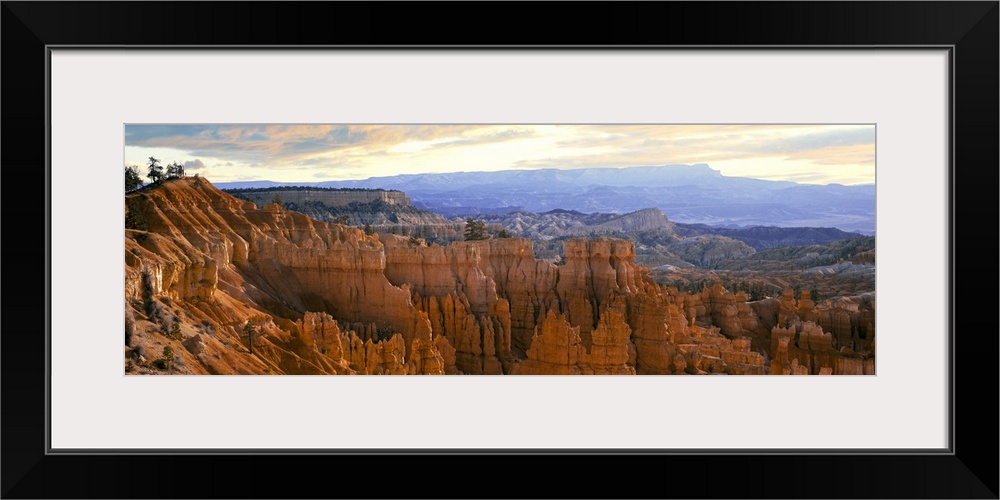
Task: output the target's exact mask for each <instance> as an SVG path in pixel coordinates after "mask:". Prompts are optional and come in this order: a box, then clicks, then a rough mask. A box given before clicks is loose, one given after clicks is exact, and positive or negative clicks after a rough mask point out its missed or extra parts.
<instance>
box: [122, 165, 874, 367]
mask: <svg viewBox="0 0 1000 500" xmlns="http://www.w3.org/2000/svg"><path fill="white" fill-rule="evenodd" d="M126 205H127V208H126V209H127V210H128V211H129V212H130V213H131V216H130V217H129V220H130V221H133V222H130V227H128V228H127V229H126V233H125V236H126V241H125V271H126V272H125V292H126V302H127V307H128V308H129V313H130V315H131V316H130V318H131V320H130V323H129V324H130V325H131V326H130V328H131V333H130V335H129V336H128V345H127V346H126V354H127V360H128V362H127V367H131V368H130V371H131V372H134V373H213V374H215V373H219V374H223V373H233V374H236V373H240V374H249V373H260V374H263V373H271V374H278V373H288V374H293V373H294V374H387V375H404V374H483V375H506V374H595V375H612V374H614V375H618V374H682V373H687V374H711V373H733V374H760V373H767V372H768V371H770V372H772V373H777V372H780V373H785V372H788V373H793V372H795V373H797V372H798V371H801V370H806V371H807V373H820V372H821V371H822V372H823V373H826V372H827V371H829V372H831V373H834V374H841V373H870V372H872V371H873V369H874V365H873V361H872V358H873V356H872V352H873V348H874V299H873V297H865V298H842V299H838V300H836V301H833V302H830V301H827V302H824V303H822V304H815V303H813V301H812V299H811V298H810V297H809V296H808V295H804V296H801V297H800V298H799V299H798V300H796V299H795V297H794V295H793V294H792V293H791V291H790V290H789V291H788V292H787V293H786V294H785V295H783V296H782V298H781V299H780V300H779V299H772V300H771V301H770V302H768V303H767V304H758V303H752V304H751V303H748V302H747V298H746V295H745V294H743V293H737V294H735V295H734V294H731V293H729V292H728V291H727V290H725V289H724V288H723V287H722V286H721V285H715V286H712V287H706V288H705V289H704V290H702V291H701V293H696V294H686V293H682V292H678V291H677V290H675V289H663V288H661V287H660V286H658V285H657V284H656V283H655V282H653V281H652V280H651V279H649V277H648V275H647V274H646V270H645V269H644V268H640V267H639V266H637V265H636V263H635V246H634V244H633V243H632V242H630V241H626V240H620V239H614V238H593V239H570V240H568V241H566V242H565V244H564V247H563V251H564V254H565V257H566V259H565V263H563V264H561V265H555V264H552V263H549V262H545V261H542V260H539V259H536V258H535V257H534V252H533V247H532V243H531V242H530V241H529V240H526V239H522V238H505V239H489V240H481V241H465V242H455V243H452V244H449V245H447V246H439V245H427V244H425V243H424V242H422V241H420V240H417V239H414V238H405V237H398V236H393V235H385V236H384V237H379V236H378V235H366V234H365V233H364V231H362V230H360V229H357V228H351V227H346V226H343V225H339V224H332V223H326V222H320V221H316V220H314V219H311V218H309V217H307V216H305V215H303V214H301V213H298V212H294V211H289V210H285V209H283V208H282V207H281V206H279V205H277V204H273V203H271V204H266V205H264V206H263V207H261V208H258V207H257V205H255V204H254V203H252V202H249V201H244V200H239V199H236V198H233V197H232V196H229V195H228V194H226V193H223V192H221V191H219V190H218V189H216V188H215V187H214V186H212V185H211V184H210V183H209V182H208V181H206V180H205V179H203V178H182V179H177V180H172V181H167V182H165V183H163V184H162V185H155V186H152V187H149V188H145V189H142V190H140V191H137V192H134V193H130V194H128V195H127V199H126ZM134 221H141V224H139V223H135V222H134ZM167 348H170V349H169V350H168V349H167ZM171 352H172V353H173V354H174V356H173V358H172V359H167V358H168V357H169V356H167V354H169V353H171ZM164 353H166V354H164ZM768 360H770V361H771V363H770V370H768ZM129 363H130V364H129ZM793 364H794V366H795V367H794V368H792V365H793Z"/></svg>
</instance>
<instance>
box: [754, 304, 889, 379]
mask: <svg viewBox="0 0 1000 500" xmlns="http://www.w3.org/2000/svg"><path fill="white" fill-rule="evenodd" d="M758 311H770V312H772V313H774V314H775V317H770V318H767V317H765V318H764V319H762V323H763V324H773V325H774V326H773V327H772V328H771V331H770V337H769V341H770V352H771V355H772V358H773V360H774V361H772V366H771V373H773V374H778V375H780V374H784V373H786V372H788V370H789V366H790V363H791V362H792V361H794V362H795V364H796V366H797V367H798V368H796V369H797V370H800V371H801V370H804V371H805V373H807V374H813V375H818V374H821V373H827V372H829V373H831V374H834V375H873V374H874V373H875V359H874V342H875V334H874V331H875V327H874V297H873V295H866V296H863V297H838V298H837V299H835V300H827V301H824V303H823V304H820V305H817V304H816V303H815V302H813V300H812V297H811V294H810V293H809V292H808V291H803V292H802V293H801V294H800V296H799V299H798V300H796V299H795V295H794V292H793V291H792V290H790V289H789V290H785V292H784V293H783V294H782V296H781V299H780V301H779V302H778V307H777V311H774V307H770V308H766V309H765V308H762V309H758ZM765 316H766V315H765ZM779 356H780V357H781V359H782V361H781V362H780V363H778V364H775V361H777V360H778V359H779Z"/></svg>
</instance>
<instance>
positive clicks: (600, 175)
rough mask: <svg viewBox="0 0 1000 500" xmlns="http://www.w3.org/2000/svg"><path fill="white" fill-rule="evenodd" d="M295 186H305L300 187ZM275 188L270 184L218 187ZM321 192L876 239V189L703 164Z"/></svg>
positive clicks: (456, 210) (409, 179)
mask: <svg viewBox="0 0 1000 500" xmlns="http://www.w3.org/2000/svg"><path fill="white" fill-rule="evenodd" d="M294 184H303V183H301V182H299V183H294ZM265 185H274V186H280V185H282V184H281V183H276V182H272V181H249V182H239V183H219V184H218V186H219V187H221V188H223V189H229V188H234V187H251V186H257V187H262V186H265ZM314 185H316V186H319V187H340V188H345V187H350V188H379V189H399V190H402V191H405V192H406V193H407V195H408V196H410V197H411V198H412V200H413V204H414V206H417V207H419V208H423V209H427V210H431V211H434V212H437V213H439V214H441V215H443V216H445V217H453V216H456V215H462V214H468V213H474V212H476V211H480V212H482V213H492V214H499V213H507V212H513V211H516V210H527V211H531V212H535V213H542V212H546V211H550V210H554V209H563V210H575V211H579V212H583V213H594V212H609V213H629V212H634V211H636V210H641V209H644V208H650V207H656V208H660V209H661V210H663V211H664V212H665V213H666V214H667V216H668V217H670V219H671V220H673V221H675V222H683V223H692V224H697V223H701V224H709V225H713V226H727V225H736V226H769V225H776V226H781V227H835V228H838V229H841V230H843V231H848V232H854V231H859V232H862V233H865V234H873V233H874V231H875V186H874V185H873V184H862V185H854V186H846V185H841V184H829V185H815V184H798V183H795V182H791V181H775V180H764V179H755V178H749V177H729V176H724V175H722V173H721V172H720V171H718V170H715V169H713V168H711V167H710V166H708V165H707V164H704V163H700V164H694V165H661V166H636V167H624V168H593V169H576V170H573V169H568V170H560V169H551V168H550V169H540V170H502V171H496V172H474V171H470V172H452V173H422V174H399V175H394V176H381V177H371V178H368V179H362V180H345V181H321V182H316V183H314Z"/></svg>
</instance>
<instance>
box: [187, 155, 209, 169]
mask: <svg viewBox="0 0 1000 500" xmlns="http://www.w3.org/2000/svg"><path fill="white" fill-rule="evenodd" d="M205 168H206V167H205V162H203V161H201V160H199V159H197V158H195V159H194V160H188V161H186V162H184V170H198V171H202V170H205Z"/></svg>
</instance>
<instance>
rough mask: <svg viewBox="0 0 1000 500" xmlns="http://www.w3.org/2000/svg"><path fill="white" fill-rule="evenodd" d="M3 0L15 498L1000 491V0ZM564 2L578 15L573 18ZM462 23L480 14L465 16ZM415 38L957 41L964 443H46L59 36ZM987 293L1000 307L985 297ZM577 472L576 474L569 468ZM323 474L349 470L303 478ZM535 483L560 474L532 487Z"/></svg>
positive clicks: (105, 41) (6, 442) (215, 42)
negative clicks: (320, 447) (907, 447)
mask: <svg viewBox="0 0 1000 500" xmlns="http://www.w3.org/2000/svg"><path fill="white" fill-rule="evenodd" d="M2 4H3V6H2V14H0V15H2V18H0V21H2V36H3V44H2V57H0V61H2V65H3V70H4V71H3V75H4V78H3V88H2V96H3V104H4V106H3V108H2V117H3V118H2V122H3V132H2V133H3V144H4V146H5V147H3V148H2V150H0V155H2V156H0V158H2V165H3V166H4V167H5V171H6V172H5V173H6V174H7V176H6V179H5V180H6V181H7V182H6V183H5V186H6V189H4V193H3V194H5V195H6V197H5V199H6V203H5V208H6V211H5V217H4V219H3V220H4V222H5V226H6V229H7V231H6V234H7V235H8V239H7V244H5V245H3V258H4V260H5V261H6V263H7V264H8V270H10V269H14V270H16V271H18V274H17V275H13V274H9V275H8V289H7V291H8V292H12V293H7V294H4V299H5V300H4V302H5V307H4V309H5V312H7V314H6V315H5V317H4V321H3V327H5V328H4V331H3V336H2V349H0V360H2V361H0V362H2V365H0V366H2V375H3V377H2V406H0V408H2V432H3V439H2V441H0V446H2V453H3V461H2V495H3V497H4V498H90V497H104V498H113V497H131V498H156V497H168V498H192V497H201V498H209V497H220V496H223V497H243V498H263V497H271V498H299V497H304V496H311V495H312V494H313V493H312V492H313V491H314V489H315V488H316V487H317V486H316V483H317V482H319V483H326V484H329V488H330V491H329V492H328V493H327V494H326V495H324V496H338V497H370V496H377V497H399V498H406V497H415V496H433V497H441V498H444V497H477V496H488V497H549V496H561V497H580V498H583V497H606V498H625V497H676V496H680V497H690V498H698V497H713V498H761V497H767V498H787V497H796V498H820V497H824V498H830V497H832V498H925V497H932V498H997V495H998V479H997V477H998V476H997V471H998V466H997V462H996V457H997V456H998V445H997V443H998V441H997V434H996V431H997V427H996V425H995V424H993V423H995V422H997V421H998V413H997V412H998V409H997V402H996V401H997V400H996V399H995V395H996V394H997V392H996V391H995V389H993V388H992V387H991V385H990V384H992V383H993V382H994V381H996V374H997V363H998V359H997V352H998V350H997V341H998V336H997V334H996V332H997V331H998V328H997V325H996V319H995V315H994V314H990V312H991V311H992V309H991V308H992V307H994V306H992V304H994V303H995V302H992V301H993V300H995V297H996V293H997V290H996V281H995V280H996V279H997V276H998V274H997V272H996V267H995V266H996V263H997V258H996V255H997V254H996V252H995V250H994V245H995V242H996V241H998V239H997V233H996V228H997V227H998V224H997V220H996V219H997V206H998V203H997V199H998V193H997V186H998V183H997V180H998V177H997V173H998V166H1000V159H998V136H1000V133H998V95H1000V86H998V66H1000V57H998V40H1000V36H998V20H1000V4H998V2H996V1H987V2H773V3H771V2H762V3H756V2H734V3H728V2H692V3H688V2H642V3H626V2H622V3H610V4H604V3H573V4H569V3H557V4H553V5H552V6H551V7H554V8H552V9H548V10H546V9H542V8H540V7H539V5H538V4H518V3H503V4H499V3H488V2H483V3H441V4H437V3H434V4H425V3H399V4H395V3H394V4H389V3H331V4H326V3H320V2H303V3H297V2H288V3H271V2H246V3H244V2H137V3H131V2H6V1H5V2H2ZM566 10H572V11H573V15H572V16H571V17H567V16H565V15H561V14H560V12H565V11H566ZM444 13H448V14H450V16H443V15H442V14H444ZM455 16H457V18H460V19H464V20H466V21H467V22H466V23H454V22H452V19H454V18H455ZM484 20H488V21H489V23H486V22H485V21H484ZM415 44H419V45H421V46H450V45H457V44H461V46H465V47H472V46H495V45H498V44H499V45H504V46H521V45H524V44H527V45H530V46H535V47H540V46H569V45H572V46H591V47H609V49H611V50H613V48H614V47H616V46H617V47H620V46H647V47H653V48H655V47H662V46H690V47H712V46H741V47H766V46H782V47H803V48H809V47H813V46H842V47H856V48H859V49H864V48H872V47H890V46H891V47H927V46H949V47H951V49H950V51H951V61H952V65H951V69H952V97H953V109H952V113H951V116H952V118H951V124H950V125H951V127H950V128H951V131H952V133H953V149H952V168H951V171H950V174H951V175H950V179H951V184H952V185H951V188H952V194H951V202H952V203H951V214H950V215H951V220H952V223H951V230H950V232H951V237H952V242H950V243H951V248H950V251H951V255H950V257H951V267H952V268H951V271H952V274H951V276H950V280H949V281H950V282H951V283H952V286H953V292H952V294H951V304H950V305H951V308H950V309H951V310H952V318H953V324H952V328H953V332H952V335H951V336H952V344H951V346H952V354H953V359H954V361H953V366H954V371H953V373H952V380H951V383H952V384H951V385H952V388H953V390H952V398H951V399H952V408H953V410H952V419H953V420H952V426H951V436H952V439H951V443H952V446H951V450H950V452H949V453H932V454H905V453H900V454H833V455H830V454H809V453H795V454H753V455H747V454H739V453H735V454H725V453H700V454H697V453H696V454H684V455H607V454H603V455H581V454H572V453H560V454H544V453H533V454H526V453H511V454H505V455H493V456H491V457H489V458H490V460H489V461H488V462H487V461H486V460H485V459H483V458H482V457H479V456H477V454H476V453H464V454H434V453H423V454H421V456H419V457H416V456H413V455H405V454H403V455H400V454H376V453H371V454H361V455H351V456H344V455H339V456H331V455H319V454H287V455H278V454H236V453H233V454H196V453H182V454H132V455H125V454H98V455H90V456H84V455H73V454H62V455H53V454H48V453H47V442H46V433H45V430H46V425H47V424H46V415H47V405H48V402H47V401H46V397H45V395H46V380H47V378H46V370H47V365H46V361H45V360H46V351H47V347H46V338H47V336H46V325H47V323H48V321H47V314H48V311H47V307H46V304H47V297H48V283H49V280H50V275H49V266H48V258H47V256H48V248H49V247H48V241H49V237H48V227H47V222H48V206H49V205H48V204H49V203H50V200H48V197H47V186H48V176H49V173H50V172H49V170H48V166H47V157H46V151H47V147H48V142H47V141H48V140H47V124H46V118H47V116H48V108H47V100H46V95H47V77H48V72H47V66H46V62H47V60H48V59H47V51H48V47H50V46H54V45H59V46H77V47H106V46H139V45H148V46H171V47H176V46H197V47H207V46H213V47H225V48H240V47H249V46H298V47H301V46H317V47H319V46H331V45H337V46H341V45H365V46H369V45H370V46H378V45H392V46H412V45H415ZM85 161H86V159H81V162H85ZM960 188H961V189H960ZM959 227H961V228H963V231H962V232H961V233H958V232H957V231H956V230H957V229H958V228H959ZM959 236H961V237H959ZM960 242H961V245H959V243H960ZM22 270H27V272H28V273H29V276H30V279H25V278H24V275H23V274H21V272H22ZM43 271H44V275H43ZM960 276H961V279H960V278H959V277H960ZM960 289H961V290H965V292H964V293H962V294H961V295H959V293H958V292H959V290H960ZM973 297H984V298H986V299H987V300H989V301H991V302H988V303H989V304H991V305H987V306H985V307H986V309H981V307H982V306H973V305H971V304H974V303H975V301H974V300H973ZM915 306H916V307H919V305H915ZM53 314H57V312H53ZM958 332H961V333H958ZM160 419H164V420H165V419H166V418H165V417H164V416H162V415H157V414H155V413H153V412H150V411H148V410H137V412H136V413H135V414H133V415H122V425H123V432H128V431H129V427H130V426H132V425H137V424H138V423H139V422H140V421H146V422H156V421H158V420H160ZM977 422H985V423H987V424H988V425H985V426H984V425H980V424H978V423H977ZM171 425H173V424H171ZM180 431H181V430H180V429H178V432H180ZM987 457H992V458H987ZM555 462H559V467H558V468H557V469H554V468H553V465H552V464H553V463H555ZM563 465H567V466H568V467H569V470H576V471H578V472H579V474H578V476H576V477H569V478H567V477H565V475H563V474H557V473H556V470H560V471H561V470H565V469H566V467H563ZM317 468H318V469H319V470H325V471H326V474H327V475H329V476H330V477H332V478H336V479H337V480H336V481H329V482H328V481H326V480H325V479H323V480H319V481H317V476H313V475H312V474H311V473H310V474H306V473H305V471H312V470H314V469H317ZM428 468H429V469H431V470H433V471H435V472H434V473H429V472H428V471H426V470H425V469H428ZM298 471H301V475H299V473H298ZM297 475H298V477H296V476H297ZM534 477H539V478H543V479H542V480H540V481H538V482H532V481H527V480H526V478H534ZM557 478H558V479H557ZM321 488H322V486H321Z"/></svg>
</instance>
